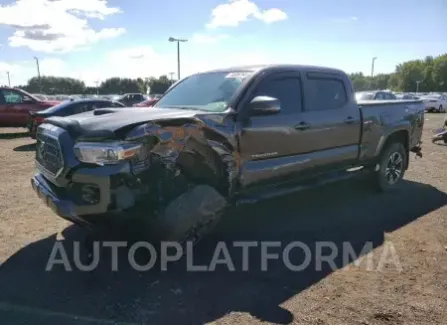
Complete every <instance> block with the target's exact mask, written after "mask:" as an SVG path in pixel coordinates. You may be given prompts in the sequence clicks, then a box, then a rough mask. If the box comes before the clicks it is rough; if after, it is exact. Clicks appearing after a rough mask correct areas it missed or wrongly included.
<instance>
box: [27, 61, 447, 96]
mask: <svg viewBox="0 0 447 325" xmlns="http://www.w3.org/2000/svg"><path fill="white" fill-rule="evenodd" d="M349 76H350V78H351V80H352V83H353V86H354V89H355V90H356V91H362V90H372V89H391V90H394V91H404V92H416V91H420V92H430V91H438V92H447V53H446V54H443V55H439V56H437V57H433V56H427V57H426V58H425V59H423V60H412V61H407V62H404V63H401V64H399V65H397V67H396V69H395V71H394V72H393V73H387V74H377V75H375V76H373V77H371V76H366V75H364V74H363V73H361V72H356V73H351V74H350V75H349ZM173 82H175V81H172V80H169V78H168V77H167V76H165V75H163V76H161V77H159V78H154V77H151V78H144V79H143V78H137V79H130V78H119V77H115V78H109V79H107V80H104V81H103V82H101V84H99V85H98V87H87V86H86V85H85V83H84V82H83V81H81V80H77V79H73V78H65V77H52V76H42V77H41V78H40V79H39V78H38V77H33V78H31V79H30V80H29V81H28V83H27V84H26V85H23V86H18V87H19V88H22V89H24V90H26V91H28V92H31V93H44V94H48V95H53V94H125V93H133V92H140V93H147V91H148V90H149V93H150V94H162V93H164V92H165V91H166V90H167V89H168V88H169V86H171V84H172V83H173Z"/></svg>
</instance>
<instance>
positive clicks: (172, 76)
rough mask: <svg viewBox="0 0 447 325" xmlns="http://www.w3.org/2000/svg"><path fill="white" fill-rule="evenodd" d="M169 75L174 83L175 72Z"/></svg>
mask: <svg viewBox="0 0 447 325" xmlns="http://www.w3.org/2000/svg"><path fill="white" fill-rule="evenodd" d="M169 75H170V76H171V83H172V82H173V81H174V72H169Z"/></svg>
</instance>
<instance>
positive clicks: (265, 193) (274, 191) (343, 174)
mask: <svg viewBox="0 0 447 325" xmlns="http://www.w3.org/2000/svg"><path fill="white" fill-rule="evenodd" d="M370 172H371V169H369V168H365V167H363V166H361V167H355V168H351V169H348V170H345V171H337V172H331V173H328V174H324V175H321V176H317V177H315V178H312V179H311V180H309V181H306V182H305V183H301V184H299V185H294V186H281V187H275V188H268V189H266V190H261V191H259V192H256V194H255V193H253V194H249V195H242V196H240V197H238V198H237V199H236V202H235V203H236V205H245V204H254V203H257V202H258V201H262V200H266V199H271V198H275V197H278V196H282V195H287V194H291V193H294V192H299V191H303V190H308V189H312V188H316V187H319V186H323V185H327V184H330V183H334V182H338V181H342V180H347V179H350V178H354V177H359V176H360V175H362V174H367V173H370Z"/></svg>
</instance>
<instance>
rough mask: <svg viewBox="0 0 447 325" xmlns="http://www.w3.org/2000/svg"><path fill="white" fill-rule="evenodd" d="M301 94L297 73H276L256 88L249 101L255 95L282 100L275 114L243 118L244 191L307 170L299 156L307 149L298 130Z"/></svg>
mask: <svg viewBox="0 0 447 325" xmlns="http://www.w3.org/2000/svg"><path fill="white" fill-rule="evenodd" d="M301 94H302V83H301V78H300V74H299V73H298V72H280V73H278V72H277V73H274V74H272V75H270V76H268V77H266V78H264V79H263V80H262V81H261V82H260V83H259V85H257V86H256V88H255V89H254V91H253V93H252V95H251V96H250V100H249V101H251V99H252V98H254V97H256V96H270V97H274V98H277V99H279V100H280V103H281V111H280V112H279V113H277V114H273V115H265V116H262V115H261V116H248V117H246V118H244V117H243V120H241V121H240V123H241V124H240V127H241V134H240V147H241V161H242V165H243V166H242V173H243V177H242V186H243V188H244V190H249V189H252V188H258V187H262V186H263V185H264V184H272V183H277V184H278V183H282V182H284V181H287V180H288V179H290V177H291V176H292V175H293V174H295V173H297V172H299V171H301V170H302V169H304V168H306V158H305V157H300V152H303V151H306V150H307V147H308V145H307V144H306V142H303V141H302V134H303V133H302V131H301V130H300V129H299V127H300V125H299V123H300V118H301V115H302V108H303V107H302V96H301ZM249 101H248V102H249ZM243 109H244V108H243ZM301 159H304V161H301Z"/></svg>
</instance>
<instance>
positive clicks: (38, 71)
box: [34, 56, 42, 92]
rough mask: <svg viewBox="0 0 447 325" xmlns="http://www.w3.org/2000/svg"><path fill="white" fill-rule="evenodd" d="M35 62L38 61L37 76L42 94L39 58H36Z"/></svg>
mask: <svg viewBox="0 0 447 325" xmlns="http://www.w3.org/2000/svg"><path fill="white" fill-rule="evenodd" d="M34 60H36V66H37V75H38V77H39V88H40V92H42V79H41V78H40V67H39V58H38V57H37V56H35V57H34Z"/></svg>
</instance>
